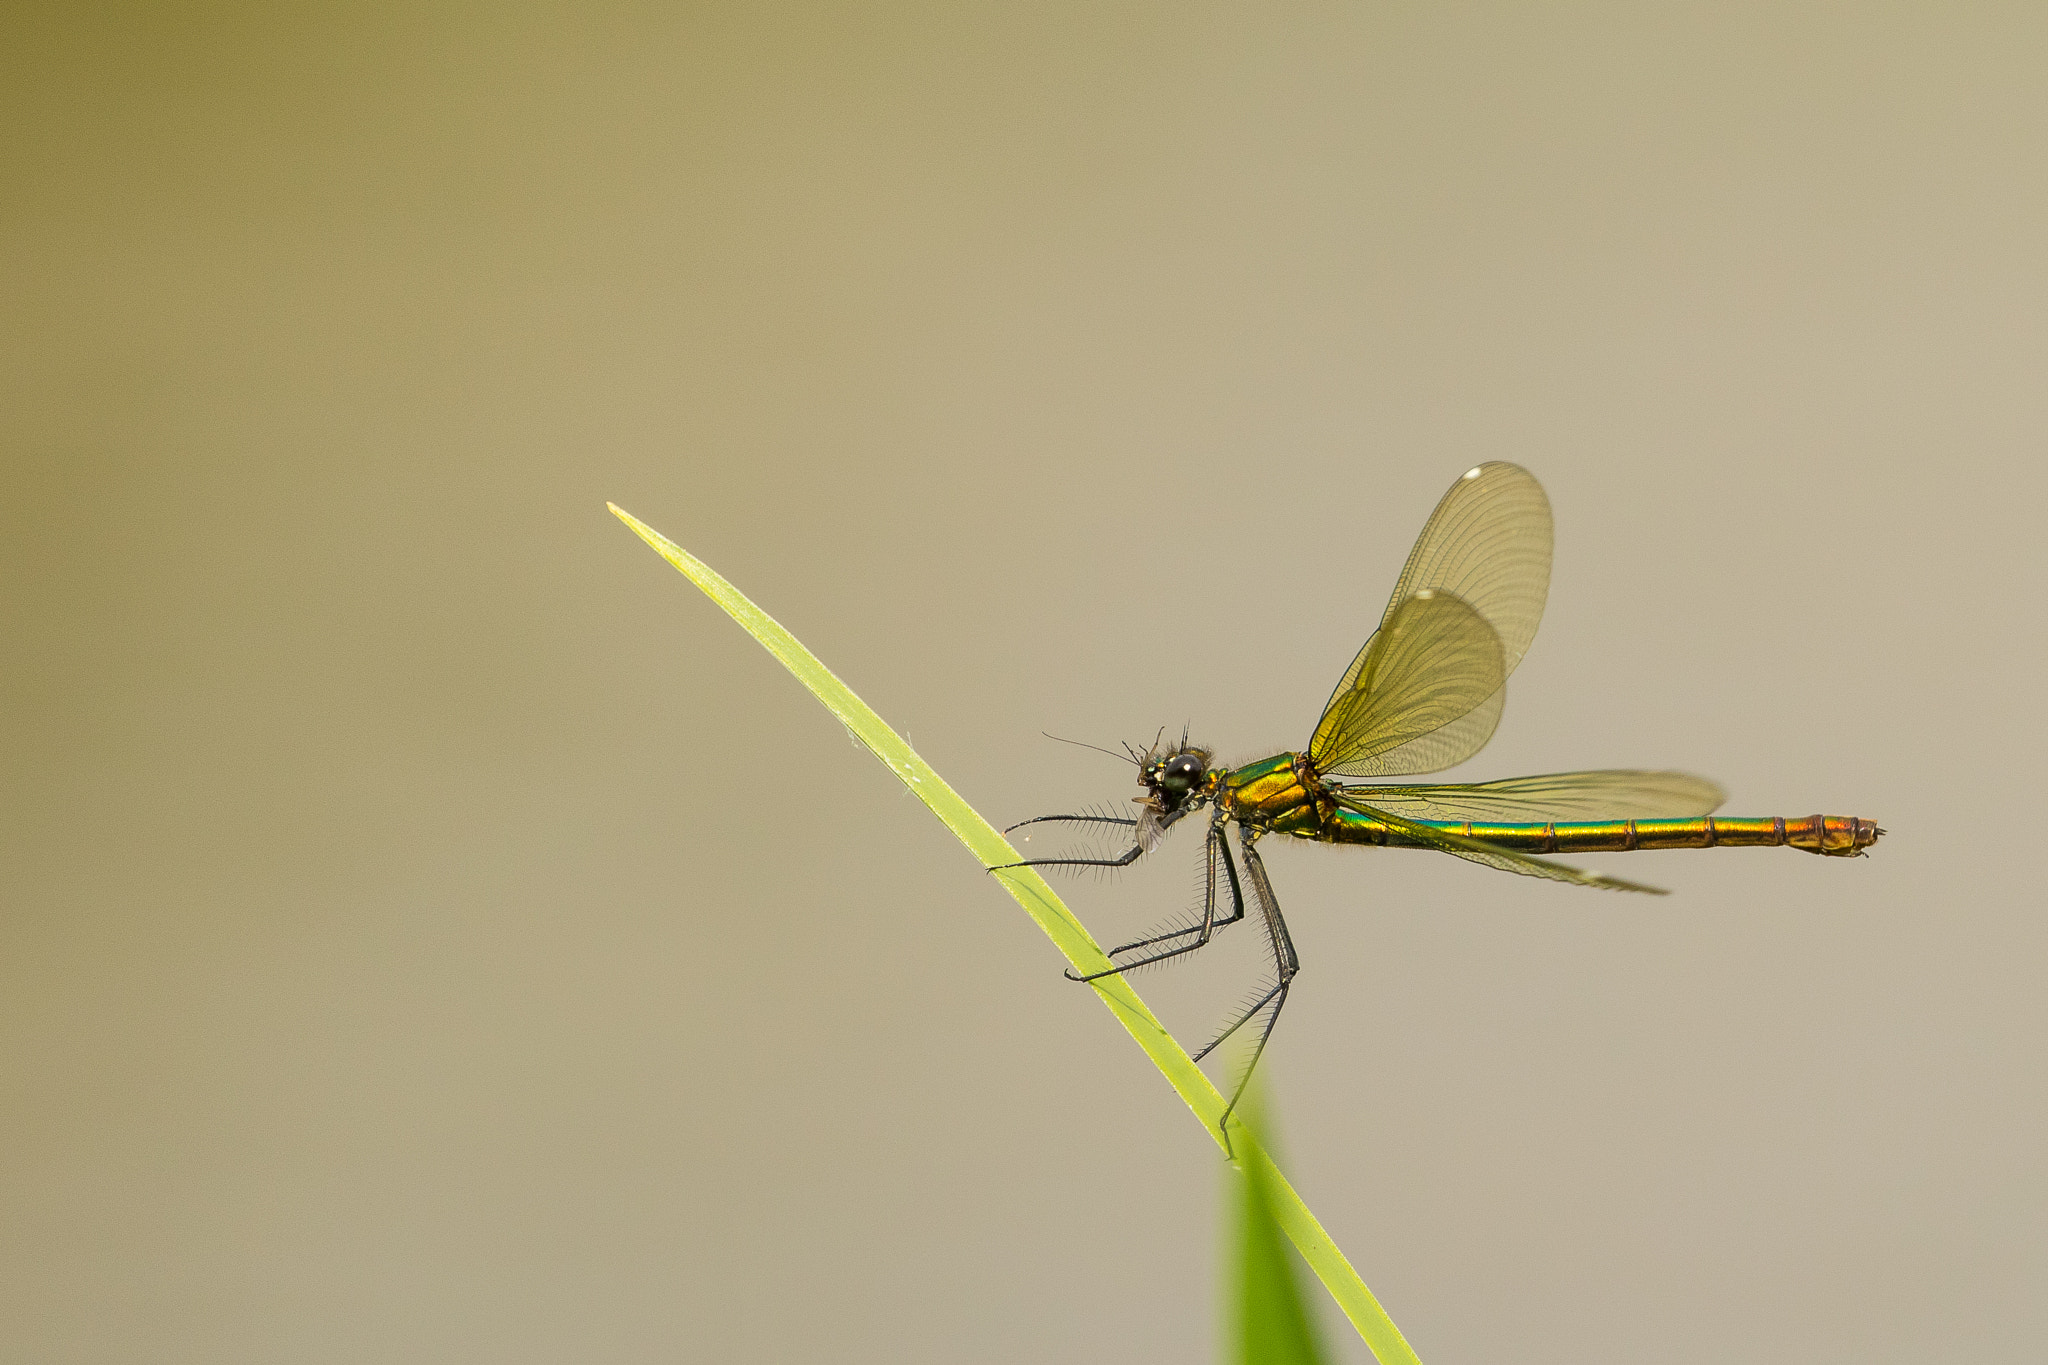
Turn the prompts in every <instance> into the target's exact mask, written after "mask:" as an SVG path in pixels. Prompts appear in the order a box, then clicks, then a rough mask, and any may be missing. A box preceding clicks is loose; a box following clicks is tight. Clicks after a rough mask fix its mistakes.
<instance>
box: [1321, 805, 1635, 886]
mask: <svg viewBox="0 0 2048 1365" xmlns="http://www.w3.org/2000/svg"><path fill="white" fill-rule="evenodd" d="M1336 797H1337V804H1338V805H1340V806H1343V807H1344V808H1345V809H1346V810H1354V811H1357V812H1358V813H1359V814H1360V815H1364V816H1369V817H1370V818H1372V819H1374V820H1378V821H1380V822H1381V823H1382V824H1384V825H1386V827H1387V828H1388V829H1391V830H1393V831H1395V832H1396V833H1398V834H1400V835H1401V836H1402V837H1403V838H1405V839H1412V840H1413V841H1414V842H1416V843H1418V844H1422V845H1424V846H1426V847H1428V848H1434V849H1438V850H1440V851H1442V852H1444V853H1450V854H1455V855H1456V856H1457V857H1460V858H1464V859H1466V860H1468V861H1470V862H1475V863H1481V864H1484V865H1485V866H1487V867H1497V868H1499V869H1500V870H1501V871H1503V872H1518V873H1520V874H1521V875H1522V876H1524V877H1543V878H1546V879H1548V880H1550V881H1553V882H1570V883H1571V884H1572V885H1574V886H1592V887H1598V888H1599V889H1601V890H1603V891H1641V892H1645V893H1647V894H1649V895H1652V896H1662V895H1665V894H1667V893H1666V892H1665V891H1664V890H1663V889H1662V888H1661V887H1655V886H1645V885H1643V884H1642V883H1641V882H1631V881H1624V880H1622V879H1621V878H1620V877H1608V876H1603V875H1602V874H1600V873H1598V872H1587V871H1584V870H1582V869H1580V868H1576V867H1570V866H1567V865H1566V864H1564V863H1554V862H1552V861H1550V859H1548V858H1538V857H1535V856H1534V855H1532V854H1528V853H1517V852H1515V851H1514V850H1513V849H1506V848H1501V847H1499V846H1498V845H1495V844H1489V843H1484V842H1482V841H1480V840H1478V839H1468V838H1466V837H1465V836H1464V835H1462V834H1453V833H1452V832H1451V831H1449V830H1446V829H1432V828H1431V827H1430V826H1428V825H1418V824H1416V823H1415V822H1414V821H1413V820H1406V819H1403V818H1402V817H1401V816H1398V815H1395V814H1394V813H1393V812H1391V811H1387V810H1381V809H1380V808H1378V807H1376V806H1368V805H1367V804H1365V802H1363V801H1360V800H1357V799H1355V798H1353V797H1351V796H1349V795H1346V794H1344V793H1342V792H1339V793H1336Z"/></svg>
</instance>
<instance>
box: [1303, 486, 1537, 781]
mask: <svg viewBox="0 0 2048 1365" xmlns="http://www.w3.org/2000/svg"><path fill="white" fill-rule="evenodd" d="M1550 550H1551V522H1550V500H1549V499H1548V498H1546V497H1544V496H1543V487H1542V485H1540V484H1538V483H1537V482H1536V479H1535V476H1533V475H1532V474H1530V473H1529V471H1528V470H1526V469H1523V468H1522V467H1521V466H1519V465H1513V464H1508V463H1507V462H1505V461H1501V460H1494V461H1490V462H1488V463H1486V464H1483V465H1480V466H1479V467H1478V468H1476V469H1471V470H1468V471H1466V473H1465V475H1464V476H1463V477H1462V478H1460V479H1459V480H1458V481H1457V482H1456V483H1455V484H1453V485H1451V490H1450V491H1449V492H1448V493H1446V494H1444V496H1443V501H1441V502H1439V503H1438V504H1437V507H1436V511H1434V512H1433V513H1431V514H1430V518H1429V521H1428V523H1427V524H1425V525H1424V526H1423V528H1422V534H1421V536H1419V537H1418V538H1417V539H1416V541H1415V548H1414V549H1413V550H1410V551H1409V552H1408V562H1407V564H1406V565H1405V566H1404V567H1403V568H1402V570H1401V577H1400V578H1399V580H1397V581H1396V582H1395V584H1394V594H1393V596H1392V597H1391V598H1389V599H1388V601H1387V609H1386V612H1385V613H1384V614H1383V615H1382V616H1381V618H1380V626H1379V631H1376V632H1375V633H1374V636H1373V638H1372V639H1369V640H1367V641H1366V642H1365V645H1364V647H1363V648H1361V649H1360V650H1359V651H1358V656H1357V657H1356V658H1354V659H1353V660H1352V661H1351V667H1350V668H1348V669H1346V670H1345V673H1344V676H1343V678H1342V679H1341V680H1339V682H1338V683H1337V688H1336V690H1335V691H1334V692H1332V693H1331V694H1330V701H1329V705H1328V707H1326V708H1325V712H1324V718H1325V720H1327V719H1328V713H1329V711H1330V710H1333V709H1335V708H1336V706H1337V704H1338V702H1339V701H1340V700H1342V699H1343V698H1344V697H1345V696H1346V694H1348V693H1350V692H1352V691H1354V690H1356V688H1357V685H1358V680H1359V677H1360V675H1361V674H1362V673H1363V672H1364V671H1365V666H1366V661H1367V659H1368V658H1369V657H1370V656H1371V654H1372V650H1373V646H1374V644H1375V643H1376V642H1377V640H1378V636H1379V632H1383V631H1385V630H1386V628H1387V624H1388V622H1390V621H1392V620H1393V617H1394V613H1395V612H1396V611H1398V610H1400V608H1401V604H1402V603H1403V602H1405V601H1407V600H1408V599H1409V598H1410V597H1413V596H1415V595H1416V594H1418V593H1421V592H1425V591H1434V592H1439V593H1449V594H1450V595H1451V596H1453V597H1456V598H1458V599H1459V600H1461V601H1463V602H1464V603H1465V604H1466V605H1468V606H1470V607H1471V608H1472V610H1473V611H1475V612H1477V613H1478V614H1479V615H1480V617H1482V618H1483V619H1484V620H1485V621H1486V623H1487V624H1488V625H1489V626H1491V627H1493V631H1494V634H1495V635H1496V636H1497V637H1498V638H1499V641H1500V651H1501V677H1502V679H1503V680H1505V679H1506V678H1507V676H1508V674H1510V673H1513V672H1514V671H1515V665H1517V664H1519V663H1520V662H1521V661H1522V656H1523V655H1524V654H1525V653H1527V652H1528V649H1529V644H1530V642H1531V641H1532V640H1534V639H1535V638H1536V627H1537V626H1538V625H1539V624H1541V622H1542V620H1543V604H1544V601H1545V599H1546V598H1548V597H1549V595H1550ZM1505 701H1506V698H1505V697H1498V698H1494V699H1493V700H1492V701H1491V703H1490V706H1491V710H1490V711H1489V710H1488V709H1487V708H1486V707H1482V706H1474V707H1473V708H1471V710H1470V711H1469V712H1468V718H1467V719H1465V720H1463V721H1460V722H1457V723H1455V728H1452V727H1451V726H1446V727H1442V728H1441V729H1442V731H1443V732H1432V737H1431V739H1430V740H1429V741H1428V742H1426V743H1424V744H1421V745H1419V746H1418V749H1417V752H1415V753H1412V754H1405V753H1404V754H1395V753H1392V752H1387V753H1386V754H1385V756H1384V758H1383V759H1382V761H1381V762H1380V763H1379V764H1377V765H1375V766H1374V767H1373V768H1371V769H1370V770H1369V771H1367V770H1360V771H1359V772H1357V773H1355V774H1354V775H1355V776H1368V775H1372V774H1399V773H1426V772H1435V771H1437V770H1439V769H1442V768H1447V767H1449V766H1450V765H1451V764H1452V763H1455V762H1459V761H1461V760H1462V759H1465V758H1469V757H1471V756H1472V755H1473V754H1475V753H1477V752H1479V750H1480V748H1481V747H1482V746H1484V745H1485V743H1486V741H1487V740H1488V739H1490V738H1492V736H1493V730H1494V726H1495V725H1497V724H1498V723H1499V721H1500V710H1501V706H1502V705H1503V704H1504V702H1505ZM1317 732H1318V733H1319V734H1320V733H1321V727H1320V726H1318V731H1317ZM1450 753H1455V754H1456V755H1458V757H1457V758H1451V759H1446V758H1444V757H1443V755H1445V754H1450Z"/></svg>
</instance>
